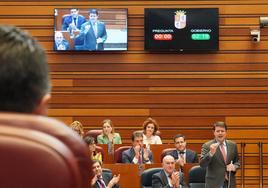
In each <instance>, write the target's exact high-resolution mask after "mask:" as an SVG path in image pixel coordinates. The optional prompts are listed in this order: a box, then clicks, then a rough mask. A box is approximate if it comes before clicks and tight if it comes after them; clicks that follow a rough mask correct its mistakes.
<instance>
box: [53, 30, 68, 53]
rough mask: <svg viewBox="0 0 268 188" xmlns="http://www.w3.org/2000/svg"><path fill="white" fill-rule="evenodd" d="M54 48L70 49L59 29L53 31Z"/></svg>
mask: <svg viewBox="0 0 268 188" xmlns="http://www.w3.org/2000/svg"><path fill="white" fill-rule="evenodd" d="M54 49H56V50H69V49H70V46H69V43H68V41H67V40H65V38H64V37H63V34H62V32H61V31H56V32H55V43H54Z"/></svg>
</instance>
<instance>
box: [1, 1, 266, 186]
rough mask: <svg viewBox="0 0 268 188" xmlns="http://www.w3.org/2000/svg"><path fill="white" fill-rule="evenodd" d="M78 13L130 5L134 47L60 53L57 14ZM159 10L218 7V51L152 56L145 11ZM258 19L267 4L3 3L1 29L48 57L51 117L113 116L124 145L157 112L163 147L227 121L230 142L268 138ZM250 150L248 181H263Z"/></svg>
mask: <svg viewBox="0 0 268 188" xmlns="http://www.w3.org/2000/svg"><path fill="white" fill-rule="evenodd" d="M71 7H78V8H87V7H96V8H128V51H126V52H112V53H111V52H105V53H90V52H88V53H81V52H62V53H58V52H54V51H53V31H54V16H53V13H54V8H71ZM160 7H163V8H177V7H179V8H180V7H182V8H199V7H216V8H219V14H220V17H219V22H220V49H219V51H218V52H216V53H207V54H180V53H153V52H151V53H150V52H146V51H144V47H143V46H144V39H143V37H144V21H143V20H144V8H160ZM260 16H268V2H267V1H266V0H256V1H253V0H243V1H242V0H229V1H227V0H220V1H218V0H217V1H216V0H207V1H201V0H196V1H158V0H154V1H153V0H151V1H140V0H136V1H131V0H128V1H111V0H109V1H108V0H106V1H96V0H95V1H81V0H80V1H50V0H41V1H38V2H34V1H19V0H17V1H0V23H1V24H14V25H17V26H19V27H21V28H23V29H26V30H28V31H29V32H30V33H32V34H33V35H34V36H35V37H37V39H38V40H39V41H40V42H41V43H42V45H43V46H44V47H45V49H46V51H47V55H48V62H49V65H50V71H51V72H50V74H51V78H52V83H53V90H52V101H51V106H50V110H49V115H50V116H52V117H56V118H59V119H61V120H63V121H64V122H66V123H67V124H69V123H71V122H72V121H73V120H79V121H81V122H82V123H83V124H84V126H85V128H86V129H87V130H88V129H96V128H100V126H101V125H100V124H101V121H102V120H103V119H105V118H110V119H112V120H113V122H114V124H115V126H116V128H117V132H120V134H121V135H122V138H123V141H124V142H129V135H130V134H131V132H132V131H133V130H138V129H141V125H142V123H143V121H144V120H145V119H146V118H147V117H149V116H151V117H153V118H155V119H156V120H157V121H158V123H159V124H160V129H161V132H162V138H163V140H164V142H170V141H171V139H172V137H173V136H174V134H176V133H183V134H185V135H186V136H187V138H188V140H189V141H190V142H198V143H199V142H200V143H202V142H203V141H205V140H208V139H210V138H212V134H211V124H212V123H213V122H215V121H218V120H224V121H227V123H228V124H229V131H228V132H229V137H230V138H231V139H233V140H236V141H237V142H248V143H250V142H254V143H255V142H256V143H257V142H258V141H264V142H265V141H266V140H267V139H268V136H267V132H268V131H267V125H268V97H267V96H268V95H267V92H268V28H263V29H261V41H260V42H259V43H254V42H252V41H251V37H250V29H254V28H257V27H258V26H259V17H260ZM264 151H266V150H264ZM246 152H247V155H248V156H247V161H246V163H247V169H246V173H245V175H246V176H247V177H248V179H247V180H246V184H249V185H259V182H258V171H257V169H258V160H257V159H258V156H257V154H258V147H257V145H256V144H248V145H247V146H246ZM267 152H268V151H267ZM267 152H265V155H266V154H267ZM264 164H265V165H267V160H266V161H264ZM264 174H265V175H266V176H267V171H264ZM266 181H267V180H266ZM266 181H264V183H266V184H268V182H266ZM240 183H241V182H240Z"/></svg>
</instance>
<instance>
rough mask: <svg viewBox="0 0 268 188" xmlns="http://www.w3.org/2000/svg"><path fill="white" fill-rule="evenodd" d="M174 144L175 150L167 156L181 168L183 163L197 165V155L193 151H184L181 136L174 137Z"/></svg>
mask: <svg viewBox="0 0 268 188" xmlns="http://www.w3.org/2000/svg"><path fill="white" fill-rule="evenodd" d="M173 140H174V144H175V147H176V150H173V151H171V152H170V153H169V154H170V155H172V156H173V157H174V158H175V160H176V162H177V163H178V164H179V165H180V166H181V167H183V166H184V164H185V163H198V162H199V161H198V155H197V153H196V152H195V151H193V150H190V149H186V145H187V143H186V140H185V136H184V135H182V134H177V135H176V136H175V137H174V139H173Z"/></svg>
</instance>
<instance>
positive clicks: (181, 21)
mask: <svg viewBox="0 0 268 188" xmlns="http://www.w3.org/2000/svg"><path fill="white" fill-rule="evenodd" d="M174 25H175V27H176V28H177V29H183V28H185V27H186V12H185V11H182V10H179V11H178V10H177V11H176V12H175V15H174Z"/></svg>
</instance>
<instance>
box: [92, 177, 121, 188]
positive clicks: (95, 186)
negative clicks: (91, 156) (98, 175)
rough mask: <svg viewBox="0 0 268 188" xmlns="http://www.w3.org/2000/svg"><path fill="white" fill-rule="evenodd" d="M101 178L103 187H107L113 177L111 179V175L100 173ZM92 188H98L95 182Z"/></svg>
mask: <svg viewBox="0 0 268 188" xmlns="http://www.w3.org/2000/svg"><path fill="white" fill-rule="evenodd" d="M102 178H103V181H104V183H105V185H106V186H107V185H108V184H109V182H110V181H111V179H112V178H113V177H112V174H111V173H102ZM92 188H100V186H99V184H98V183H97V182H96V183H95V184H94V185H93V187H92ZM113 188H119V185H114V186H113Z"/></svg>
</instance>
